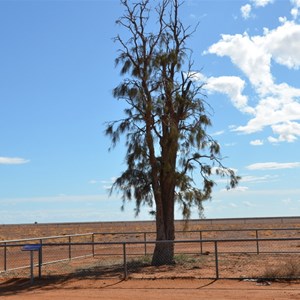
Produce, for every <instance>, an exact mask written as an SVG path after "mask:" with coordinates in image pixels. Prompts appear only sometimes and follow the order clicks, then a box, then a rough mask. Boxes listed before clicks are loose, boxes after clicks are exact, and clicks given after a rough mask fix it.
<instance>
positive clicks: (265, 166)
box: [246, 162, 300, 170]
mask: <svg viewBox="0 0 300 300" xmlns="http://www.w3.org/2000/svg"><path fill="white" fill-rule="evenodd" d="M299 167H300V162H291V163H278V162H265V163H255V164H252V165H249V166H247V167H246V168H247V169H248V170H278V169H293V168H299Z"/></svg>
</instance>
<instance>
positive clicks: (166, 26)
mask: <svg viewBox="0 0 300 300" xmlns="http://www.w3.org/2000/svg"><path fill="white" fill-rule="evenodd" d="M154 2H156V3H157V1H149V0H142V1H140V2H138V3H133V4H131V3H129V2H128V1H127V0H121V4H122V6H123V7H124V11H125V13H124V15H123V16H122V17H120V18H119V19H118V20H117V24H119V25H120V26H121V27H122V28H123V29H126V32H128V34H129V38H128V39H126V40H125V39H123V38H122V37H121V36H120V35H118V36H117V37H116V38H115V41H116V42H117V43H118V44H119V46H120V49H119V54H118V56H117V58H116V65H118V66H120V67H121V68H120V70H121V71H120V73H121V75H122V76H124V79H123V80H122V82H121V83H120V84H119V85H118V86H117V87H116V88H115V89H114V90H113V96H114V97H115V98H117V99H118V100H122V101H125V102H126V103H127V108H126V109H125V111H124V113H125V117H124V118H123V119H121V120H117V121H112V122H109V123H107V127H106V134H107V135H108V136H110V138H111V140H112V145H113V146H115V145H116V143H117V142H118V141H119V140H120V136H121V135H125V137H126V147H127V153H126V164H127V169H126V170H125V171H124V172H123V173H122V174H121V176H120V177H118V178H117V179H116V181H115V182H114V184H113V187H112V190H118V191H121V192H122V199H123V204H124V203H125V202H126V201H127V200H132V199H134V200H135V202H136V214H138V213H139V211H140V207H141V205H144V204H146V205H149V206H150V207H151V208H153V209H154V210H153V211H152V213H153V214H155V218H156V239H157V241H158V242H157V244H156V246H155V250H154V253H153V258H152V264H153V265H162V264H172V263H174V244H173V243H172V241H174V239H175V227H174V226H175V225H174V206H175V203H179V204H180V207H181V208H182V214H183V217H184V218H185V219H188V218H189V217H190V214H191V209H192V207H194V206H196V207H198V210H199V213H202V211H203V207H202V202H203V201H204V200H207V199H210V197H211V192H212V188H213V186H214V184H215V182H214V181H213V179H212V175H215V174H217V175H220V176H223V177H224V176H226V177H227V178H228V188H233V187H235V186H236V185H237V184H238V180H239V177H238V176H236V175H235V173H234V171H233V170H231V169H229V168H226V167H224V166H223V164H222V163H221V159H222V158H221V155H220V146H219V144H218V143H217V141H215V140H214V139H213V138H212V137H211V136H209V135H208V134H207V132H206V129H207V127H208V126H210V125H211V121H210V118H209V113H208V108H209V105H208V104H207V102H206V101H205V96H204V95H203V85H199V83H198V82H197V81H195V72H193V71H192V66H193V62H192V59H191V54H192V53H191V52H192V51H191V50H190V49H188V48H187V46H186V42H187V40H188V39H189V38H190V37H191V35H192V33H193V30H191V28H190V27H185V26H184V25H183V24H182V22H181V21H180V19H179V15H178V14H179V9H180V7H181V5H182V4H180V3H179V2H178V1H177V0H161V1H160V2H159V3H158V4H156V6H155V7H154V8H151V4H153V3H154ZM153 15H155V16H153ZM154 18H155V20H156V23H154V22H153V20H154ZM150 22H152V24H151V29H149V27H150ZM154 26H155V27H156V29H155V30H156V31H155V32H154V31H153V27H154ZM195 170H199V174H200V176H199V178H200V179H199V181H200V182H199V183H198V184H196V183H195V182H194V177H193V173H194V171H195ZM199 185H200V186H201V187H199ZM159 241H170V242H166V243H163V242H159Z"/></svg>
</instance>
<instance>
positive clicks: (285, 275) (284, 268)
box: [261, 258, 300, 280]
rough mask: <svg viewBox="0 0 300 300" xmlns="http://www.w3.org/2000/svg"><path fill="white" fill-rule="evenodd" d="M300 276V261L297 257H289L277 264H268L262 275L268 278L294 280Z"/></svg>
mask: <svg viewBox="0 0 300 300" xmlns="http://www.w3.org/2000/svg"><path fill="white" fill-rule="evenodd" d="M299 277H300V262H299V261H297V260H295V259H292V258H290V259H288V260H286V261H283V262H281V263H280V264H278V265H276V266H267V267H266V270H265V272H264V273H263V275H262V276H261V278H263V279H267V280H278V279H285V280H293V279H296V278H299Z"/></svg>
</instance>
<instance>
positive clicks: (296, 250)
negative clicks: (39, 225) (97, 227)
mask: <svg viewBox="0 0 300 300" xmlns="http://www.w3.org/2000/svg"><path fill="white" fill-rule="evenodd" d="M264 231H265V233H263V232H264ZM299 231H300V228H280V229H270V228H258V229H240V230H228V229H223V230H199V231H197V230H193V231H181V232H177V236H179V237H180V238H182V237H185V238H182V239H177V240H175V241H155V240H154V238H153V239H151V240H150V237H154V233H153V232H122V233H112V232H101V233H87V234H74V235H65V236H55V237H44V238H33V239H22V240H10V241H2V242H0V276H6V277H9V276H26V274H27V273H26V272H25V273H24V272H23V273H22V270H24V269H28V268H29V267H30V264H29V257H28V253H25V252H22V251H21V249H22V247H23V246H24V245H25V244H36V243H38V244H40V245H41V250H40V253H39V254H40V255H39V257H37V255H35V258H34V259H35V262H34V266H35V267H37V269H40V270H41V269H42V273H43V275H45V276H49V275H53V274H67V273H74V272H75V273H77V274H78V272H79V271H80V272H81V273H82V272H83V273H88V274H90V273H91V272H92V271H93V272H96V273H100V274H102V275H103V276H106V275H105V272H106V273H107V274H110V275H112V276H122V277H124V278H128V276H141V277H143V278H145V277H146V278H148V277H149V276H150V277H151V276H152V275H153V276H156V275H157V272H161V270H160V269H159V268H158V269H153V267H152V266H151V257H150V256H151V253H153V249H154V247H155V245H156V244H157V243H173V245H174V253H175V256H174V257H175V260H176V265H177V266H179V268H180V272H178V270H176V271H174V270H173V269H172V268H171V267H169V268H167V270H168V271H164V272H163V274H161V275H159V276H167V277H168V276H169V277H172V276H173V277H180V276H181V275H183V276H194V277H201V278H253V277H258V276H261V275H263V272H264V271H263V267H264V266H265V265H266V263H268V264H269V265H268V267H269V269H274V268H275V267H278V268H279V269H280V268H281V267H280V263H286V264H285V267H287V266H288V264H292V265H294V266H295V264H296V265H297V262H299V261H300V260H299V258H300V237H299ZM279 232H281V235H282V233H284V234H285V235H286V236H287V237H282V236H281V237H276V235H277V233H279ZM241 233H243V235H245V236H246V237H244V238H237V237H236V236H241ZM245 233H247V234H245ZM269 235H273V236H275V237H271V238H270V237H261V236H269ZM209 236H210V237H211V238H208V237H209ZM228 236H229V237H230V238H228ZM251 236H253V237H251ZM291 236H292V237H291ZM215 237H219V238H215ZM220 237H221V238H220ZM114 239H116V241H114ZM122 239H123V240H122ZM103 240H106V241H103ZM121 240H122V241H121ZM75 258H77V263H75V262H74V259H75ZM78 258H86V259H85V260H80V262H78ZM55 263H56V264H55ZM59 263H60V264H59ZM294 269H295V267H294ZM78 270H79V271H78ZM91 270H92V271H91ZM172 270H173V271H172ZM80 272H79V273H80ZM293 272H294V274H290V275H289V276H291V275H292V277H293V278H300V264H299V273H297V270H296V269H295V270H294V271H293ZM22 274H23V275H22ZM24 274H25V275H24ZM151 274H152V275H151ZM259 274H260V275H259ZM274 276H278V274H277V275H276V274H275V275H274ZM279 277H284V274H279Z"/></svg>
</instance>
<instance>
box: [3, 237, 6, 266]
mask: <svg viewBox="0 0 300 300" xmlns="http://www.w3.org/2000/svg"><path fill="white" fill-rule="evenodd" d="M6 245H7V244H6V242H5V243H4V247H3V251H4V253H3V259H4V261H3V269H4V271H6V270H7V257H6V255H7V249H6Z"/></svg>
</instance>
